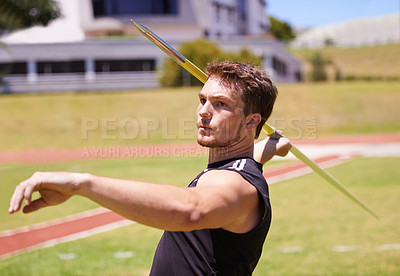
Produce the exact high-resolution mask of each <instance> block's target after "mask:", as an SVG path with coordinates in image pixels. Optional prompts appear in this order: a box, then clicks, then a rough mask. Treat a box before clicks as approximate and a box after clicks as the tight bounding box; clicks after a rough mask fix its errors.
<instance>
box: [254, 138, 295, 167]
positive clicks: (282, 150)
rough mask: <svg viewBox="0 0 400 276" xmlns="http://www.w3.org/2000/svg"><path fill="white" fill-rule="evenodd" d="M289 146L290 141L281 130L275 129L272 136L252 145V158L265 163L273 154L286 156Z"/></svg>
mask: <svg viewBox="0 0 400 276" xmlns="http://www.w3.org/2000/svg"><path fill="white" fill-rule="evenodd" d="M291 148H292V144H291V143H290V141H289V140H288V139H286V138H285V136H283V135H282V132H280V131H276V132H275V133H274V134H273V135H272V136H269V137H267V138H266V139H264V140H263V141H261V142H258V143H257V144H255V145H254V160H256V161H257V162H259V163H261V164H265V163H266V162H267V161H269V160H270V159H271V158H272V157H274V155H278V156H286V155H287V154H288V152H289V150H290V149H291Z"/></svg>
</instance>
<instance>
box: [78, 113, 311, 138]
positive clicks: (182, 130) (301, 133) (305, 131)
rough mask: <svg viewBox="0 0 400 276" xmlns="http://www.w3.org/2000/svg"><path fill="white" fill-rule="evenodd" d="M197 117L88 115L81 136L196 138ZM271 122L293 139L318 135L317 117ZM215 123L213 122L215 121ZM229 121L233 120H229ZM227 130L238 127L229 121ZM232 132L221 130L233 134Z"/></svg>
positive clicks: (280, 118) (83, 120) (225, 134)
mask: <svg viewBox="0 0 400 276" xmlns="http://www.w3.org/2000/svg"><path fill="white" fill-rule="evenodd" d="M196 123H197V122H196V119H195V118H193V117H179V118H174V119H171V118H167V117H162V118H156V117H143V118H132V117H123V118H118V117H101V118H94V117H84V118H82V120H81V139H83V140H89V139H90V138H93V137H95V136H98V137H100V138H101V139H104V140H135V139H141V140H151V139H152V137H157V139H161V140H164V141H167V140H179V141H185V140H186V141H196V139H197V126H196ZM268 123H269V124H271V125H272V126H275V127H276V128H277V129H279V130H281V131H282V132H283V134H284V135H287V136H288V138H290V139H308V140H310V139H316V138H317V130H318V120H317V118H298V117H294V118H284V117H278V118H273V119H270V120H268ZM211 124H212V123H211ZM227 124H229V122H227ZM225 126H226V127H224V129H225V131H232V132H235V133H232V135H235V134H236V131H237V130H236V129H232V128H230V127H229V125H225ZM229 134H230V133H226V132H225V133H224V132H221V133H218V135H224V136H229Z"/></svg>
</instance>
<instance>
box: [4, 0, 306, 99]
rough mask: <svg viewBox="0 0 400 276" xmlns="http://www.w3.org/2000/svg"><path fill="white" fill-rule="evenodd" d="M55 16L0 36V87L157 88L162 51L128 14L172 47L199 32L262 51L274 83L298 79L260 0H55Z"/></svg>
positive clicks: (227, 45) (223, 43)
mask: <svg viewBox="0 0 400 276" xmlns="http://www.w3.org/2000/svg"><path fill="white" fill-rule="evenodd" d="M59 4H60V7H61V10H62V13H63V17H62V18H60V19H57V20H55V21H53V22H51V23H50V24H49V26H47V27H33V28H30V29H27V30H21V31H17V32H14V33H11V34H8V35H5V36H3V37H1V38H0V39H1V41H2V42H3V43H5V45H6V47H5V48H0V72H3V83H2V85H1V88H0V92H2V93H7V92H8V93H26V92H31V91H33V92H39V91H43V92H45V91H65V90H69V91H85V90H119V89H137V88H154V87H158V86H159V84H158V82H157V71H156V70H157V69H158V68H160V67H161V65H162V61H163V59H165V58H167V56H166V55H165V54H164V53H163V52H162V51H160V50H159V49H158V48H157V47H155V46H154V45H152V44H151V42H149V41H148V40H147V39H145V38H144V37H142V36H141V35H140V34H139V33H138V31H137V30H136V29H135V28H134V27H133V26H132V24H131V23H130V19H131V18H134V19H135V20H136V21H138V22H140V23H142V24H144V25H146V26H148V27H149V28H150V29H152V30H153V31H154V32H155V33H157V34H158V35H159V36H160V37H162V38H163V39H164V40H166V41H168V43H169V44H171V45H172V46H173V47H178V46H179V44H181V43H182V42H184V41H186V40H192V39H196V38H200V37H206V38H208V39H210V40H213V41H215V42H217V43H218V44H219V45H220V47H221V48H223V49H226V50H231V51H236V50H239V49H240V48H243V47H246V48H248V49H250V50H252V51H253V52H254V53H255V54H257V55H260V56H262V57H263V60H264V69H265V70H266V71H267V72H268V73H269V74H270V76H271V77H272V79H273V80H274V81H275V82H295V81H299V80H300V79H301V73H302V69H301V64H300V63H299V62H298V61H297V60H296V59H294V58H293V57H292V56H291V55H290V54H289V53H287V51H286V50H285V47H284V45H283V44H282V43H280V42H278V41H276V40H274V39H272V38H270V37H269V36H268V35H267V33H268V28H269V25H268V20H267V16H266V14H265V6H266V2H265V1H264V0H185V1H184V0H151V1H150V0H149V1H140V0H131V1H129V0H92V1H90V0H59Z"/></svg>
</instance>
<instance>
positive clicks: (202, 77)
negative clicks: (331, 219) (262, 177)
mask: <svg viewBox="0 0 400 276" xmlns="http://www.w3.org/2000/svg"><path fill="white" fill-rule="evenodd" d="M131 22H132V23H133V25H134V26H135V27H136V28H137V29H138V30H139V31H140V32H141V33H142V34H143V35H144V36H145V37H147V38H148V39H149V40H150V41H151V42H153V43H154V44H155V45H156V46H157V47H159V48H160V49H161V50H163V51H164V52H165V53H166V54H167V55H169V56H170V57H171V58H172V59H173V60H174V61H176V62H177V63H178V64H179V65H181V66H182V67H183V68H185V69H186V70H187V71H188V72H189V73H191V74H192V75H193V76H195V77H196V78H197V79H198V80H199V81H201V82H202V83H205V82H206V81H207V78H208V76H207V74H206V73H204V72H203V71H202V70H201V69H199V68H198V67H197V66H196V65H194V64H193V63H192V62H190V61H189V60H188V59H187V58H185V57H184V56H183V55H182V54H181V53H179V52H178V51H177V50H175V49H174V48H173V47H172V46H170V45H169V44H168V43H166V42H165V41H164V40H162V39H161V38H160V37H159V36H157V35H156V34H155V33H153V32H152V31H150V30H149V29H148V28H147V27H145V26H143V25H142V24H139V23H137V22H135V21H133V20H132V19H131ZM263 130H264V131H265V132H267V134H268V135H272V134H276V135H277V136H281V137H283V135H281V134H279V133H278V132H277V131H276V129H275V128H274V127H272V126H271V125H269V124H268V123H265V124H264V126H263ZM288 141H289V140H288ZM289 143H290V144H291V146H292V147H291V149H290V152H291V153H292V154H293V155H294V156H296V157H297V158H298V159H299V160H301V161H303V162H304V163H305V164H306V165H307V166H309V167H310V168H311V169H312V170H313V171H314V172H316V173H317V174H319V175H320V176H321V177H323V178H324V179H325V180H326V181H328V182H329V183H330V184H332V185H333V186H334V187H336V188H337V189H338V190H339V191H341V192H342V193H343V194H345V195H346V196H347V197H349V198H350V199H351V200H353V201H354V202H355V203H357V204H358V205H360V206H361V207H362V208H363V209H364V210H365V211H367V212H368V213H370V214H371V215H373V216H374V217H375V218H379V217H378V215H377V214H375V213H374V212H373V211H372V210H371V209H369V208H368V207H367V206H366V205H365V204H364V203H362V202H361V201H360V200H359V199H358V198H356V197H355V196H354V195H353V194H352V193H351V192H350V191H349V190H347V189H346V188H345V187H344V186H343V185H342V184H341V183H340V182H339V181H338V180H336V179H335V178H334V177H333V176H332V175H330V174H329V173H328V172H326V171H325V170H323V169H322V168H321V167H319V166H318V165H317V164H316V163H315V162H314V161H312V160H311V159H310V158H308V157H307V156H306V155H304V154H303V153H302V152H301V151H300V150H299V149H298V148H297V147H295V146H294V145H293V144H292V143H291V142H290V141H289Z"/></svg>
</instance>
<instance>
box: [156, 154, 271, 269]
mask: <svg viewBox="0 0 400 276" xmlns="http://www.w3.org/2000/svg"><path fill="white" fill-rule="evenodd" d="M218 169H219V170H233V171H236V172H237V173H239V174H240V175H241V176H242V177H243V178H244V179H245V180H247V181H248V182H249V183H250V184H252V185H253V186H254V187H256V189H257V191H258V194H259V197H260V200H262V202H263V203H264V207H265V208H264V215H263V217H262V220H261V222H260V223H259V224H258V225H257V226H256V227H255V228H254V229H253V230H251V231H249V232H247V233H244V234H236V233H232V232H229V231H226V230H224V229H222V228H219V229H203V230H194V231H190V232H169V231H165V232H164V234H163V236H162V238H161V240H160V243H159V244H158V247H157V250H156V253H155V256H154V260H153V265H152V268H151V271H150V275H152V276H156V275H157V276H169V275H176V276H189V275H201V276H204V275H229V276H234V275H251V274H252V272H253V270H254V268H255V267H256V265H257V263H258V260H259V258H260V256H261V253H262V247H263V244H264V241H265V238H266V236H267V233H268V230H269V227H270V224H271V205H270V201H269V193H268V185H267V182H266V181H265V178H264V177H263V175H262V165H261V164H260V163H257V162H256V161H255V160H254V159H252V158H239V159H229V160H224V161H221V162H216V163H212V164H209V165H208V167H207V169H205V170H204V171H203V172H201V173H200V174H199V175H198V176H197V177H196V178H195V179H194V180H193V181H192V182H191V183H190V184H189V187H194V186H196V183H197V181H198V179H199V178H200V177H201V175H202V174H204V173H206V172H207V171H209V170H218Z"/></svg>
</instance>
